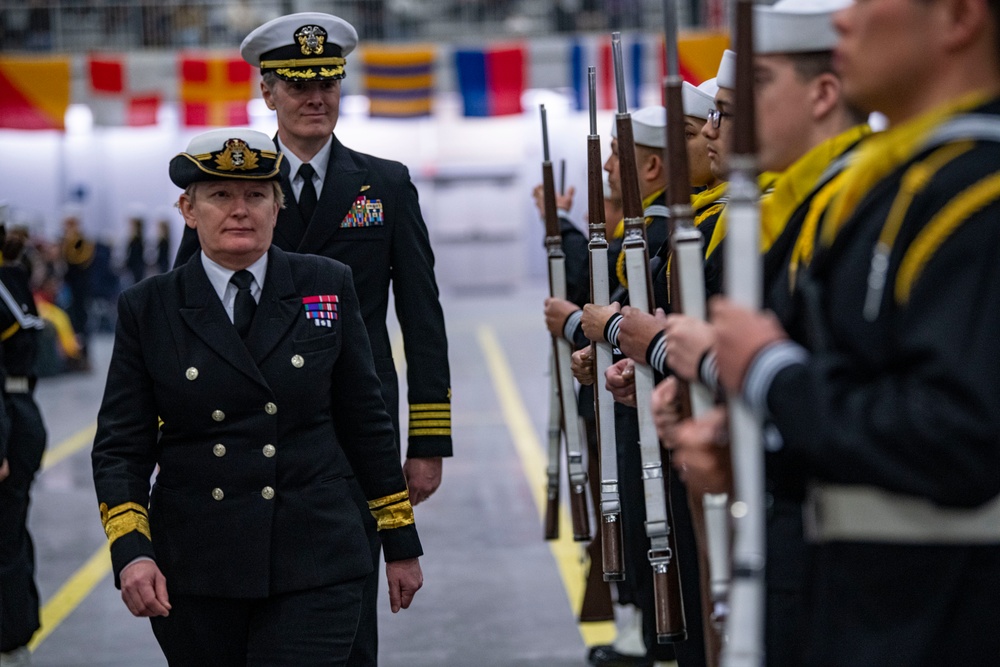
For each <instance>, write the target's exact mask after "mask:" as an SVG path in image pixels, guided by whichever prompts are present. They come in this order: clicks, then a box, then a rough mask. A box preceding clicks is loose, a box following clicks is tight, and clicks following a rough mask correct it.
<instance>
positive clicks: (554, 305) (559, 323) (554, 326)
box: [545, 296, 580, 338]
mask: <svg viewBox="0 0 1000 667" xmlns="http://www.w3.org/2000/svg"><path fill="white" fill-rule="evenodd" d="M577 310H580V307H579V306H577V305H576V304H575V303H573V302H571V301H567V300H566V299H556V298H555V297H551V296H550V297H548V298H546V299H545V328H547V329H548V330H549V333H550V334H552V335H553V336H555V337H556V338H562V337H563V327H564V326H565V325H566V318H567V317H569V316H570V315H572V314H573V312H574V311H577Z"/></svg>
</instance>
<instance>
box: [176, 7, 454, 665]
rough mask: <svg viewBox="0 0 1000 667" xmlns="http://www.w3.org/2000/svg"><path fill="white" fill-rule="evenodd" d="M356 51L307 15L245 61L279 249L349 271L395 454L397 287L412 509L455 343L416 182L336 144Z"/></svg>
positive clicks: (445, 419) (263, 30)
mask: <svg viewBox="0 0 1000 667" xmlns="http://www.w3.org/2000/svg"><path fill="white" fill-rule="evenodd" d="M357 42H358V35H357V32H356V31H355V29H354V27H353V26H351V24H349V23H348V22H347V21H344V20H343V19H341V18H338V17H336V16H331V15H329V14H323V13H317V12H306V13H299V14H291V15H288V16H283V17H280V18H277V19H274V20H272V21H269V22H267V23H265V24H264V25H262V26H260V27H258V28H257V29H256V30H254V31H253V32H251V33H250V34H249V35H248V36H247V37H246V39H245V40H243V44H242V46H241V47H240V50H241V53H242V55H243V58H244V59H245V60H246V61H247V62H249V63H250V64H251V65H254V66H257V67H260V70H261V74H262V76H263V81H262V83H261V93H262V94H263V97H264V101H265V103H266V104H267V105H268V107H269V108H271V109H273V110H274V111H275V112H276V113H277V120H278V133H277V137H276V139H275V141H276V143H277V145H278V148H280V149H281V152H282V153H283V155H284V156H285V160H284V161H285V163H286V164H287V167H284V168H283V169H282V172H281V181H280V182H281V187H282V189H283V190H284V193H285V201H286V207H285V208H284V209H282V210H281V211H280V212H279V214H278V224H277V227H276V228H275V231H274V244H275V245H276V246H277V247H279V248H281V249H282V250H286V251H290V252H299V253H309V254H316V255H323V256H326V257H330V258H332V259H336V260H338V261H341V262H343V263H345V264H347V265H348V266H350V267H351V270H352V271H353V273H354V283H355V287H356V289H357V293H358V300H359V301H360V303H361V314H362V317H363V318H364V322H365V326H366V327H367V329H368V335H369V337H370V339H371V346H372V352H373V354H374V356H375V369H376V371H377V372H378V376H379V379H380V380H381V381H382V397H383V399H384V400H385V403H386V407H387V408H388V410H389V414H390V415H391V416H392V418H393V423H394V425H395V427H396V437H397V445H398V443H399V431H400V427H399V423H398V415H399V409H398V405H399V388H398V383H397V379H396V371H395V366H394V363H393V360H392V352H391V349H390V344H389V334H388V331H387V329H386V312H387V310H388V306H389V288H390V285H391V287H392V290H393V294H394V296H395V308H396V316H397V318H398V319H399V323H400V328H401V329H402V334H403V342H404V346H405V350H406V362H407V386H408V392H409V396H408V398H409V404H410V410H409V415H410V419H409V443H408V448H407V451H406V456H407V459H406V462H405V463H404V465H403V472H404V473H405V475H406V481H407V485H408V487H409V491H410V499H411V501H412V503H413V504H414V505H416V504H418V503H420V502H422V501H423V500H426V499H427V498H428V497H429V496H430V495H431V494H432V493H434V491H435V490H436V489H437V487H438V485H439V484H440V482H441V469H442V457H445V456H451V453H452V445H451V389H450V387H449V383H450V379H449V376H450V374H449V368H448V341H447V336H446V333H445V327H444V315H443V313H442V310H441V305H440V303H439V301H438V288H437V283H436V281H435V277H434V255H433V253H432V251H431V247H430V242H429V239H428V235H427V227H426V225H425V224H424V220H423V217H422V216H421V213H420V207H419V204H418V201H417V191H416V188H414V186H413V183H412V182H411V181H410V176H409V172H408V171H407V169H406V167H404V166H403V165H402V164H400V163H398V162H393V161H390V160H384V159H381V158H377V157H374V156H371V155H367V154H364V153H359V152H357V151H354V150H351V149H350V148H347V147H346V146H344V144H342V143H341V142H340V139H339V138H338V137H337V136H336V135H334V128H335V127H336V125H337V119H338V116H339V112H340V95H341V81H340V80H341V79H342V78H343V77H344V76H345V70H344V67H345V59H346V57H347V56H348V55H349V54H350V53H351V51H353V50H354V48H355V46H356V45H357ZM196 249H197V238H196V236H195V234H194V233H193V232H192V230H190V229H187V230H185V235H184V238H183V240H182V242H181V247H180V249H179V250H178V255H177V260H176V263H177V264H182V263H184V262H186V261H187V259H188V258H189V257H191V255H192V254H193V253H194V251H195V250H196ZM355 497H356V499H357V501H358V504H359V507H360V508H361V509H362V515H363V516H365V517H366V521H367V527H368V534H369V537H370V539H371V547H372V558H373V561H374V562H375V563H377V562H378V557H379V548H380V547H379V544H378V537H377V535H376V532H375V524H374V522H373V521H371V520H370V518H368V517H367V515H368V511H367V506H366V504H365V500H364V497H363V494H361V493H360V489H359V488H357V487H356V485H355ZM377 569H378V568H375V570H376V571H375V573H374V574H373V575H372V576H371V578H370V580H369V581H368V584H367V586H366V589H365V610H364V612H363V615H362V622H361V628H362V629H361V631H359V635H358V638H357V640H356V641H355V647H354V653H353V654H352V662H351V664H352V665H369V664H375V663H376V655H377V649H378V643H377V642H378V640H377V634H376V622H377V616H376V607H375V601H376V595H377V589H378V575H377Z"/></svg>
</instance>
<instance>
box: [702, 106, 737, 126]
mask: <svg viewBox="0 0 1000 667" xmlns="http://www.w3.org/2000/svg"><path fill="white" fill-rule="evenodd" d="M732 116H733V114H731V113H729V112H728V111H719V110H718V109H710V110H709V112H708V122H709V123H711V124H712V129H713V130H718V129H719V126H720V125H722V119H723V118H732Z"/></svg>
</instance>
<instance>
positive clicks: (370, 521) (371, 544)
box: [347, 431, 398, 667]
mask: <svg viewBox="0 0 1000 667" xmlns="http://www.w3.org/2000/svg"><path fill="white" fill-rule="evenodd" d="M397 433H398V431H397ZM350 484H351V495H352V496H353V497H354V500H355V502H357V504H358V511H359V512H361V521H362V523H364V525H365V534H366V535H367V536H368V548H369V549H371V552H372V573H371V574H369V575H368V576H367V577H365V585H364V590H363V591H362V596H361V619H360V621H359V622H358V634H357V635H356V636H355V637H354V645H353V646H352V647H351V656H350V658H349V659H348V661H347V665H348V667H375V666H376V665H378V592H379V591H378V579H379V577H378V571H379V557H380V555H381V553H382V542H381V540H380V539H379V537H378V525H377V524H376V522H375V517H373V516H372V513H371V512H370V511H369V510H368V500H367V499H366V498H365V494H364V492H363V491H362V490H361V485H360V484H358V481H357V480H356V479H351V480H350Z"/></svg>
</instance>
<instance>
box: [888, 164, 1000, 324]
mask: <svg viewBox="0 0 1000 667" xmlns="http://www.w3.org/2000/svg"><path fill="white" fill-rule="evenodd" d="M997 200H1000V174H991V175H990V176H987V177H986V178H984V179H982V180H980V181H979V182H978V183H976V184H974V185H972V186H970V187H968V188H966V189H965V190H964V191H962V192H961V193H959V194H958V196H956V197H954V198H953V199H952V200H951V201H949V202H948V203H947V204H945V206H944V208H942V209H941V210H940V211H938V212H937V214H936V215H935V216H934V217H933V218H932V219H931V221H930V222H929V223H927V225H926V226H925V227H924V228H923V229H922V230H920V233H919V234H918V235H917V238H916V239H914V241H913V243H912V244H910V247H909V249H907V251H906V254H905V255H904V256H903V261H902V262H901V263H900V265H899V272H898V273H897V275H896V303H899V304H904V303H906V302H907V301H908V300H909V298H910V292H911V290H912V289H913V285H914V283H916V282H917V280H918V279H919V278H920V275H921V273H922V272H923V270H924V266H925V265H926V264H927V262H929V261H930V259H931V257H932V256H933V255H934V253H935V252H936V251H937V249H938V248H939V247H941V244H942V243H944V242H945V241H946V240H947V239H948V237H949V236H951V235H952V233H954V231H955V230H956V229H958V228H959V227H960V226H961V225H962V223H963V222H965V221H966V220H967V219H968V218H969V217H970V216H972V215H974V214H975V213H977V212H978V211H980V210H982V209H983V208H985V207H986V206H989V205H990V204H992V203H994V202H995V201H997Z"/></svg>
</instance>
